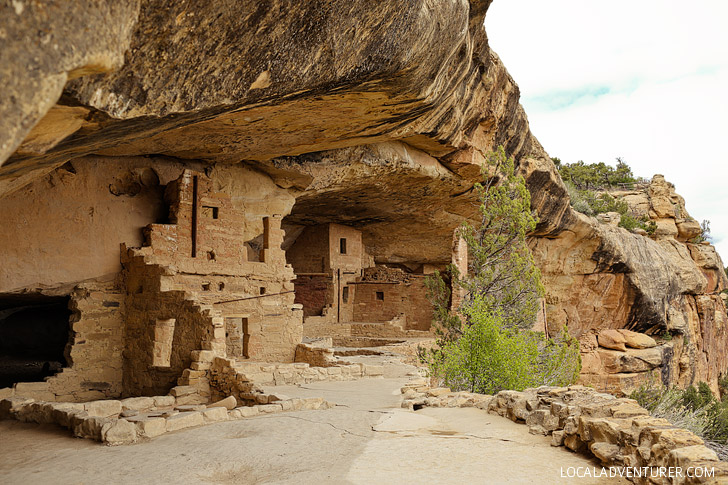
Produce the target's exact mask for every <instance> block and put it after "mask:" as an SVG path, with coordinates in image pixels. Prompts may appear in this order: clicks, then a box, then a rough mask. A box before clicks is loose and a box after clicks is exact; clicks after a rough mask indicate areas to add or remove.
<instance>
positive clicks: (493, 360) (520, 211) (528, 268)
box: [420, 147, 580, 392]
mask: <svg viewBox="0 0 728 485" xmlns="http://www.w3.org/2000/svg"><path fill="white" fill-rule="evenodd" d="M482 174H483V182H482V183H478V184H475V186H474V190H475V192H476V194H477V196H478V201H479V211H478V218H477V222H469V221H467V222H464V223H463V224H462V225H461V226H460V228H459V229H458V234H459V236H460V237H462V238H463V240H464V241H465V243H466V246H467V250H468V267H467V272H465V273H463V274H461V273H460V271H459V270H458V268H457V267H455V266H453V265H450V266H449V267H448V271H447V273H448V275H447V276H449V279H450V286H451V287H452V288H454V289H456V290H457V291H460V290H461V291H462V292H463V293H464V295H463V299H462V302H461V304H460V307H459V308H457V309H454V311H453V309H451V308H450V302H451V295H450V290H449V288H448V285H447V283H446V280H445V279H444V278H443V275H441V274H440V273H435V275H434V276H433V277H432V278H430V279H429V280H428V281H427V285H428V289H429V294H430V299H431V302H432V303H433V306H434V309H435V321H436V323H437V325H436V330H437V334H438V339H437V345H436V347H435V348H434V349H432V350H430V351H429V352H421V354H420V356H421V357H422V359H423V360H424V361H425V362H426V363H427V364H428V365H429V367H430V370H431V371H432V373H433V374H434V375H436V376H438V377H440V378H441V379H443V380H444V381H445V383H447V384H448V385H450V386H451V387H455V388H457V389H467V390H470V391H478V392H496V391H498V390H501V389H506V388H520V389H523V388H525V387H529V386H533V385H541V384H553V385H560V384H566V383H570V382H573V381H574V380H575V379H576V377H577V376H578V372H579V367H580V364H579V354H578V345H577V344H576V342H575V341H574V339H572V338H571V337H570V336H569V335H568V333H567V332H566V329H564V330H563V331H562V333H561V334H559V335H558V336H557V337H556V338H555V339H549V338H547V337H546V336H545V335H544V334H542V333H538V332H533V331H532V330H530V329H531V328H532V327H533V325H534V323H535V321H536V317H537V313H538V309H539V299H540V298H541V297H542V296H543V294H544V289H543V285H542V284H541V273H540V271H539V270H538V268H537V267H536V265H535V263H534V260H533V255H532V254H531V251H530V249H529V247H528V241H527V235H528V233H529V232H531V231H533V230H534V229H535V227H536V224H537V218H536V215H535V214H534V212H533V211H532V210H531V198H530V194H529V192H528V189H527V188H526V183H525V180H524V179H523V177H521V176H519V175H517V174H516V173H515V168H514V162H513V159H512V158H509V157H507V156H506V154H505V151H504V150H503V148H502V147H501V148H499V149H498V150H497V151H496V152H494V153H492V154H490V155H489V156H488V158H487V163H486V164H485V165H484V166H483V170H482Z"/></svg>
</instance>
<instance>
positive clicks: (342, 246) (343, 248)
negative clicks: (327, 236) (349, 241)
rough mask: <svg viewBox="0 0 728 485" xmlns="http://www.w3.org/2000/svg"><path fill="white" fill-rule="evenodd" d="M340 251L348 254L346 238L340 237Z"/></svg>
mask: <svg viewBox="0 0 728 485" xmlns="http://www.w3.org/2000/svg"><path fill="white" fill-rule="evenodd" d="M339 253H341V254H346V238H345V237H342V238H341V239H339Z"/></svg>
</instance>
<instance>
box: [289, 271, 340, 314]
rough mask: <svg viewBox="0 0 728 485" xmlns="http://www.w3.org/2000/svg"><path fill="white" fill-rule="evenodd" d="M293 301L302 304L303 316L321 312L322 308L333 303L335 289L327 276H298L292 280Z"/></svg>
mask: <svg viewBox="0 0 728 485" xmlns="http://www.w3.org/2000/svg"><path fill="white" fill-rule="evenodd" d="M293 284H294V287H295V291H296V299H295V302H296V303H298V304H301V305H303V316H304V317H310V316H315V315H321V314H323V311H324V308H326V307H328V306H331V305H333V303H334V302H333V299H332V296H333V295H334V294H335V289H334V286H333V283H332V281H331V277H329V276H299V275H296V279H295V280H293Z"/></svg>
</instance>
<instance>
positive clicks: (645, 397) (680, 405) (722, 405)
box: [630, 382, 728, 460]
mask: <svg viewBox="0 0 728 485" xmlns="http://www.w3.org/2000/svg"><path fill="white" fill-rule="evenodd" d="M725 384H728V382H723V384H721V386H725ZM630 397H631V398H632V399H636V400H637V402H638V403H639V404H640V405H641V406H642V407H644V408H645V409H647V410H648V411H649V412H650V414H651V415H653V416H655V417H658V418H664V419H667V420H668V421H670V422H671V423H672V424H674V425H675V426H679V427H681V428H685V429H687V430H689V431H692V432H693V433H695V434H696V435H698V436H700V437H701V438H702V439H703V440H705V444H706V445H707V446H709V447H710V448H712V449H713V450H714V451H715V452H716V453H717V454H718V456H719V457H720V458H721V460H726V459H728V402H721V401H718V400H717V399H716V398H715V396H713V393H712V392H711V390H710V387H709V386H708V385H707V384H706V383H705V382H700V383H698V387H697V388H695V387H693V386H690V387H688V388H686V389H677V388H672V389H668V388H665V387H655V386H645V387H642V388H640V389H638V390H637V391H635V392H633V393H632V394H631V395H630Z"/></svg>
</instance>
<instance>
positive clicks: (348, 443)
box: [0, 378, 618, 485]
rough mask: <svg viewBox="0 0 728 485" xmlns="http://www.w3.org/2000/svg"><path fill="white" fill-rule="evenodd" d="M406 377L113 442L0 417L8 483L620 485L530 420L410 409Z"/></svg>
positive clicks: (3, 474)
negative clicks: (317, 404) (569, 473)
mask: <svg viewBox="0 0 728 485" xmlns="http://www.w3.org/2000/svg"><path fill="white" fill-rule="evenodd" d="M406 381H407V379H406V378H385V379H363V380H359V381H350V382H323V383H315V384H309V385H306V386H303V387H293V386H285V387H284V386H279V387H277V388H276V391H277V392H279V393H284V394H287V395H288V396H291V397H295V396H323V397H325V398H326V399H327V400H329V401H331V402H335V403H337V404H338V405H337V406H336V407H335V408H333V409H328V410H325V411H300V412H294V413H282V414H275V415H266V416H259V417H255V418H249V419H243V420H237V421H229V422H224V423H218V424H214V425H210V426H205V427H200V428H196V429H190V430H183V431H179V432H175V433H170V434H166V435H163V436H161V437H159V438H156V439H154V440H152V441H148V442H144V443H139V444H135V445H130V446H120V447H107V446H104V445H101V444H98V443H95V442H91V441H88V440H81V439H74V438H71V437H70V436H69V434H68V431H66V430H62V429H60V428H57V427H54V426H39V425H35V424H27V423H20V422H17V421H2V422H0V483H2V484H8V485H9V484H97V483H104V484H135V485H140V484H150V483H174V484H196V483H203V484H204V483H209V484H259V483H275V484H355V485H358V484H399V483H403V484H404V483H407V484H411V483H437V484H440V483H443V484H450V483H452V484H463V483H529V484H532V483H538V484H560V483H579V484H591V483H618V482H616V481H615V480H608V481H607V480H603V479H602V480H589V479H571V481H569V479H567V478H564V477H562V476H561V470H562V469H563V470H564V471H566V468H567V467H590V468H591V467H598V464H597V463H596V462H593V461H590V460H588V459H586V458H584V457H582V456H580V455H575V454H573V453H570V452H568V451H566V450H565V449H564V448H554V447H551V446H549V441H550V440H549V438H546V437H543V436H533V435H530V434H528V429H527V428H526V426H524V425H519V424H515V423H513V422H511V421H509V420H507V419H504V418H501V417H498V416H493V415H489V414H487V413H486V412H484V411H481V410H478V409H473V408H466V409H423V410H420V411H417V412H409V411H407V410H404V409H402V408H400V407H399V403H400V399H401V397H400V393H399V388H400V387H401V386H402V385H403V384H404V383H405V382H406Z"/></svg>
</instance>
